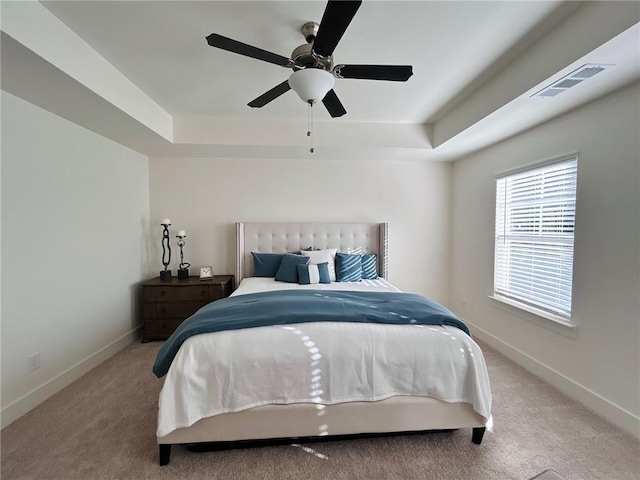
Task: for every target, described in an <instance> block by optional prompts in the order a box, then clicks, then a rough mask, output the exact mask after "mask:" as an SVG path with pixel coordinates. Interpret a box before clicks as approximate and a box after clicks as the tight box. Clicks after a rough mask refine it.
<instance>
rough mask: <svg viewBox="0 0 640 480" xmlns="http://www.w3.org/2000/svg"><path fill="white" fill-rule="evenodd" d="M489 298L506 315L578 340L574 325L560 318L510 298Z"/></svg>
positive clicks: (498, 296)
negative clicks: (509, 314)
mask: <svg viewBox="0 0 640 480" xmlns="http://www.w3.org/2000/svg"><path fill="white" fill-rule="evenodd" d="M489 298H490V299H492V300H493V301H494V302H495V306H496V307H497V308H500V309H501V310H504V311H506V312H508V313H511V314H514V315H517V316H518V317H520V318H523V319H524V320H527V321H529V322H532V323H535V324H536V325H539V326H541V327H544V328H547V329H549V330H553V331H554V332H556V333H559V334H561V335H564V336H566V337H569V338H571V339H574V340H575V339H576V338H578V329H577V327H576V325H575V324H574V323H571V322H569V321H567V320H565V319H564V318H562V317H559V316H556V315H553V314H551V313H548V312H545V311H543V310H540V309H537V308H535V307H532V306H530V305H525V304H522V303H519V302H516V301H514V300H511V299H510V298H505V297H502V296H500V295H489Z"/></svg>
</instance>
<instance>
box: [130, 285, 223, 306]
mask: <svg viewBox="0 0 640 480" xmlns="http://www.w3.org/2000/svg"><path fill="white" fill-rule="evenodd" d="M209 298H211V295H210V293H209V285H193V286H184V287H179V288H178V287H147V288H145V289H144V296H143V301H145V302H171V301H176V302H189V301H192V300H208V299H209ZM218 298H220V297H218Z"/></svg>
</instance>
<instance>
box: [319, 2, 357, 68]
mask: <svg viewBox="0 0 640 480" xmlns="http://www.w3.org/2000/svg"><path fill="white" fill-rule="evenodd" d="M361 4H362V1H361V0H358V1H355V2H354V1H341V0H333V1H331V0H330V1H329V2H327V6H326V8H325V10H324V14H323V15H322V20H321V21H320V28H318V35H316V38H315V40H314V41H313V51H314V52H315V53H317V54H318V55H321V56H323V57H328V56H329V55H331V54H332V53H333V51H334V50H335V48H336V46H337V45H338V42H339V41H340V39H341V38H342V35H344V32H345V31H346V30H347V27H348V26H349V24H350V23H351V20H353V17H354V15H355V14H356V12H357V11H358V8H360V5H361Z"/></svg>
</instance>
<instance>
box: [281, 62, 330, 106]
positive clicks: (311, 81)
mask: <svg viewBox="0 0 640 480" xmlns="http://www.w3.org/2000/svg"><path fill="white" fill-rule="evenodd" d="M335 83H336V79H335V78H334V76H333V75H332V74H331V73H329V72H327V71H326V70H321V69H319V68H305V69H303V70H298V71H296V72H293V74H291V76H290V77H289V86H290V87H291V89H292V90H293V91H294V92H296V93H297V94H298V96H299V97H300V98H301V99H302V101H303V102H305V103H310V104H312V105H313V104H314V103H316V102H319V101H322V99H323V98H324V97H325V95H326V94H327V93H328V92H329V90H331V89H332V88H333V86H334V85H335Z"/></svg>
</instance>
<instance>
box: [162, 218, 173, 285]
mask: <svg viewBox="0 0 640 480" xmlns="http://www.w3.org/2000/svg"><path fill="white" fill-rule="evenodd" d="M160 225H162V227H163V230H162V264H163V265H164V270H162V271H160V280H162V281H163V282H170V281H171V270H168V269H167V268H168V267H169V264H170V263H171V245H170V244H169V225H171V220H169V219H168V218H167V219H165V220H162V222H160Z"/></svg>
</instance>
